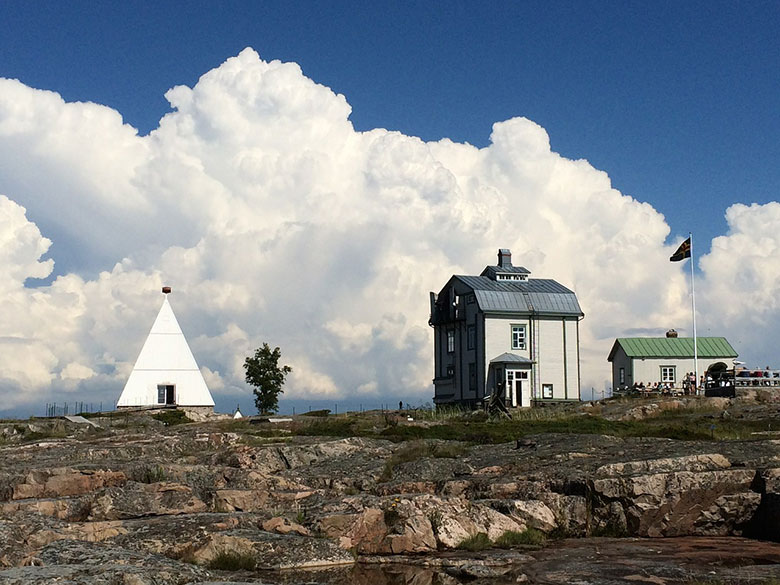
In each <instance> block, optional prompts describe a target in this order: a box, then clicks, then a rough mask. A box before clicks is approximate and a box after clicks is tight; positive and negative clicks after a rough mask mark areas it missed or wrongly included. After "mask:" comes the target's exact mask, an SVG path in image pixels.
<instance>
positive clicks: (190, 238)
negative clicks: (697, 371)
mask: <svg viewBox="0 0 780 585" xmlns="http://www.w3.org/2000/svg"><path fill="white" fill-rule="evenodd" d="M166 96H167V98H168V99H169V101H170V103H171V106H172V107H173V111H172V112H171V113H169V114H167V115H166V116H165V117H164V118H163V119H162V120H161V121H160V125H159V128H157V129H156V130H155V131H153V132H152V133H150V134H149V135H148V136H138V134H137V132H136V131H135V130H134V129H133V128H131V127H130V126H128V125H124V124H123V123H122V118H121V115H120V114H119V113H117V112H115V111H113V110H111V109H110V108H107V107H104V106H100V105H97V104H91V103H67V102H65V101H63V100H62V99H61V98H60V96H59V95H57V94H55V93H52V92H48V91H41V90H36V89H32V88H29V87H26V86H25V85H23V84H22V83H20V82H18V81H13V80H0V193H2V194H4V196H0V243H2V244H3V245H2V247H0V274H1V275H2V279H0V302H2V306H3V311H2V312H0V349H2V351H1V352H0V397H2V399H3V402H4V404H5V405H7V406H8V407H17V406H21V405H25V404H33V403H36V402H40V401H41V400H55V399H56V398H57V397H60V396H63V394H67V395H72V396H74V397H75V396H78V399H81V400H90V401H91V402H97V401H98V400H102V401H104V402H106V403H110V402H112V401H113V400H116V398H117V397H118V395H119V392H120V391H121V388H122V386H123V384H124V382H125V380H126V377H127V375H128V373H129V371H130V369H131V368H132V364H133V362H134V360H135V358H136V357H137V355H138V352H139V351H140V348H141V345H142V343H143V340H144V339H145V336H146V334H147V333H148V330H149V327H150V326H151V323H152V321H153V320H154V317H155V315H156V312H157V310H158V308H159V303H160V301H161V299H160V295H159V290H160V286H161V285H163V284H169V285H171V286H173V288H174V294H173V295H172V298H171V303H172V305H173V307H174V310H175V311H176V314H177V317H178V319H179V322H180V324H181V326H182V329H183V331H184V333H185V334H186V335H187V337H188V339H189V340H190V344H191V346H192V349H193V352H194V353H195V356H196V359H197V360H198V363H199V365H200V366H201V370H202V371H203V372H204V375H205V376H206V378H207V380H208V382H209V385H210V387H211V388H212V390H213V392H214V394H215V397H216V398H217V399H218V401H219V398H220V396H222V397H225V398H226V399H227V397H230V396H239V395H241V394H242V393H243V394H244V395H245V394H246V393H247V387H246V384H245V383H244V371H243V368H242V364H243V360H244V357H245V356H246V355H249V354H250V352H251V351H252V350H253V349H254V348H255V347H258V346H260V345H261V344H262V343H263V342H264V341H267V342H269V343H270V344H271V345H272V346H276V345H278V346H280V347H281V348H282V356H283V357H282V359H283V361H284V362H285V363H288V364H289V365H291V366H292V367H293V374H291V376H290V377H289V379H288V385H287V386H286V388H285V397H292V398H304V397H305V398H312V399H316V398H327V399H329V400H331V399H344V398H355V399H360V397H362V396H365V397H376V396H381V397H382V398H383V399H389V398H388V397H392V396H393V395H396V396H419V397H420V399H421V400H429V399H430V397H431V394H432V387H431V377H432V340H431V331H430V329H429V327H428V326H427V318H428V291H430V290H433V291H438V290H439V289H440V288H441V287H442V286H443V284H444V283H445V282H446V281H447V279H448V278H449V277H450V275H452V274H475V273H476V274H478V273H479V272H480V271H481V270H482V268H483V267H484V266H485V265H486V264H492V263H494V262H495V254H496V250H497V248H499V247H508V248H511V249H512V253H513V260H514V261H515V263H516V264H520V265H524V266H526V267H527V268H529V269H530V270H531V271H532V273H533V275H534V276H538V277H544V278H553V279H556V280H558V281H559V282H561V283H562V284H564V285H566V286H569V287H571V288H573V289H574V290H575V291H576V292H577V294H578V296H579V299H580V303H581V305H582V307H583V309H584V311H585V313H586V318H585V320H584V321H583V322H582V324H581V343H582V354H583V363H582V372H583V386H584V387H589V386H595V387H597V388H602V387H603V386H604V382H605V380H606V379H607V378H608V376H609V372H608V368H607V363H606V354H607V351H608V349H609V347H610V345H611V342H612V340H613V339H614V337H615V336H618V335H625V334H627V332H630V331H639V330H648V331H659V332H662V331H664V330H666V329H668V328H670V327H675V328H677V329H678V330H683V331H684V330H685V329H686V327H687V325H688V323H689V320H690V315H689V311H688V306H689V305H688V288H687V283H686V276H685V270H684V267H683V266H681V265H679V264H672V263H670V262H669V260H668V257H669V255H670V254H671V252H672V251H673V249H674V246H673V245H667V244H666V239H667V237H668V236H669V227H668V225H667V224H666V222H665V220H664V218H663V216H662V215H661V214H659V213H658V212H657V211H656V210H655V209H653V208H652V207H651V206H650V205H648V204H647V203H642V202H639V201H636V200H634V199H632V198H631V197H628V196H625V195H623V194H621V193H620V192H618V191H617V190H615V189H613V188H612V186H611V183H610V180H609V177H608V175H607V174H606V173H605V172H603V171H600V170H597V169H594V168H593V167H592V166H591V165H590V164H589V163H588V162H587V161H585V160H568V159H566V158H564V157H562V156H560V155H558V154H557V153H555V152H553V151H551V150H550V141H549V138H548V136H547V133H546V132H545V130H544V129H543V128H541V127H540V126H539V125H537V124H535V123H534V122H532V121H530V120H527V119H524V118H515V119H511V120H508V121H504V122H499V123H496V124H495V125H494V127H493V132H492V136H491V143H490V145H489V146H487V147H485V148H475V147H473V146H471V145H468V144H459V143H455V142H453V141H451V140H447V139H445V140H441V141H438V142H428V143H426V142H423V141H422V140H420V139H418V138H414V137H410V136H405V135H403V134H400V133H398V132H388V131H386V130H383V129H375V130H372V131H369V132H356V131H355V130H354V129H353V127H352V124H351V123H350V121H349V115H350V113H351V110H350V106H349V104H348V103H347V100H346V98H345V97H344V96H342V95H338V94H336V93H334V92H333V91H332V90H331V89H329V88H327V87H324V86H322V85H318V84H317V83H315V82H314V81H312V80H310V79H308V78H306V77H305V76H304V75H303V74H302V72H301V70H300V67H298V66H297V65H296V64H294V63H281V62H279V61H271V62H266V61H263V60H262V59H261V58H260V57H259V56H258V54H257V53H256V52H255V51H253V50H251V49H246V50H244V51H242V52H241V53H240V54H239V55H238V56H236V57H233V58H230V59H228V60H227V61H226V62H225V63H223V64H222V65H221V66H220V67H218V68H216V69H214V70H212V71H209V72H207V73H206V74H205V75H203V76H202V77H201V79H200V80H199V81H198V83H197V84H196V85H195V86H194V87H192V88H188V87H175V88H173V89H171V90H170V91H169V92H168V93H167V94H166ZM778 207H780V206H778V204H770V205H767V206H753V207H746V206H741V205H736V206H734V207H732V208H730V209H729V210H728V212H727V217H728V220H729V225H730V232H729V234H727V235H725V236H723V237H722V238H718V239H716V240H715V242H714V247H713V251H712V253H711V254H710V255H709V256H707V257H705V258H702V264H701V265H702V270H703V274H704V279H703V282H700V283H699V282H697V288H699V289H700V290H702V298H703V301H702V303H703V304H707V307H708V308H707V310H708V312H710V313H711V314H714V312H716V311H720V314H721V315H722V319H720V320H719V321H718V322H715V321H713V322H712V323H710V327H711V328H712V331H711V334H713V335H715V334H717V335H721V334H723V335H729V334H730V333H732V332H734V333H735V334H736V333H737V332H740V331H742V330H743V329H740V328H741V327H742V326H743V324H744V323H745V320H751V319H753V320H755V319H759V321H760V322H761V323H768V324H770V325H772V324H773V325H776V324H777V315H778V307H777V301H776V298H777V292H778V291H777V282H778V278H780V275H779V274H778V268H777V263H773V262H772V256H771V254H772V252H771V250H775V249H776V246H777V236H776V235H775V234H776V233H779V232H780V230H778V229H777V228H778V227H780V226H778V224H780V213H779V212H778ZM52 261H54V262H56V264H55V265H52ZM52 269H53V270H54V274H56V278H55V279H54V280H53V281H52V282H51V283H50V284H46V285H45V286H36V285H35V280H34V279H40V278H45V277H47V276H48V275H49V274H50V273H51V271H52ZM735 282H736V284H737V290H738V291H741V292H745V293H746V296H745V297H743V298H740V299H739V300H734V298H733V297H732V294H731V293H730V292H729V284H731V286H732V287H733V286H734V283H735ZM732 290H733V289H732ZM756 303H758V304H759V305H760V306H761V310H760V312H759V313H758V314H757V313H756V311H755V306H756ZM775 329H776V327H775ZM744 330H745V331H748V330H749V329H748V328H745V329H744ZM766 338H767V339H770V338H772V333H771V328H770V327H769V326H767V328H766ZM751 343H752V342H751V340H750V338H749V336H747V335H746V336H745V339H744V340H743V346H742V347H741V348H740V349H741V350H742V351H743V352H746V351H749V350H752V346H751V345H750V344H751ZM79 393H80V394H79ZM84 394H88V395H87V396H85V395H84Z"/></svg>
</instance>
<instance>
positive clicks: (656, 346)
mask: <svg viewBox="0 0 780 585" xmlns="http://www.w3.org/2000/svg"><path fill="white" fill-rule="evenodd" d="M696 342H697V344H696V345H697V350H698V354H699V376H701V375H702V374H704V373H705V372H706V371H707V370H709V369H710V367H711V366H713V365H715V364H717V363H721V364H724V365H725V366H726V367H729V368H730V367H732V361H733V360H734V358H736V357H737V355H738V354H737V352H736V351H734V348H733V347H731V344H730V343H729V342H728V341H727V340H726V338H725V337H699V338H697V340H696ZM693 358H694V356H693V338H692V337H677V333H676V332H675V331H674V330H673V329H672V330H671V331H670V332H669V333H667V334H666V337H618V338H617V339H616V340H615V343H614V344H613V346H612V350H611V351H610V352H609V356H608V357H607V361H609V362H610V363H611V364H612V388H613V389H614V390H617V389H621V388H629V387H631V386H633V385H634V384H635V383H636V384H639V383H644V385H645V386H648V385H653V384H654V383H656V382H661V383H664V384H670V385H671V386H672V387H674V388H682V385H683V381H684V378H685V374H687V373H688V372H693V371H694V367H695V366H694V359H693Z"/></svg>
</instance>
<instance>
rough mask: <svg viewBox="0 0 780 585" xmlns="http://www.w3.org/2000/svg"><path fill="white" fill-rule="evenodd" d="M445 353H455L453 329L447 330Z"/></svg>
mask: <svg viewBox="0 0 780 585" xmlns="http://www.w3.org/2000/svg"><path fill="white" fill-rule="evenodd" d="M447 353H455V331H454V330H453V329H448V330H447Z"/></svg>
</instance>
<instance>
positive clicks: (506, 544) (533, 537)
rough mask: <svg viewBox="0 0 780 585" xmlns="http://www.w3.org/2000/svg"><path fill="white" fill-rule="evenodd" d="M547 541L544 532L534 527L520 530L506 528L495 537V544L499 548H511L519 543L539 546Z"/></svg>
mask: <svg viewBox="0 0 780 585" xmlns="http://www.w3.org/2000/svg"><path fill="white" fill-rule="evenodd" d="M546 541H547V537H546V536H545V535H544V532H541V531H540V530H536V529H535V528H526V529H525V530H524V531H522V532H518V531H516V530H507V531H506V532H504V534H502V535H501V536H499V537H498V538H497V539H496V546H497V547H499V548H512V547H514V546H520V545H533V546H541V545H543V544H544V543H545V542H546Z"/></svg>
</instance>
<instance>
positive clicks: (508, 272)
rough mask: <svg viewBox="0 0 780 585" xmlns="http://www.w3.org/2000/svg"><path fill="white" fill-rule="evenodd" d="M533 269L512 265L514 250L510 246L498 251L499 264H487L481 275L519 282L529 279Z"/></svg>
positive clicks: (492, 278) (496, 279) (498, 279)
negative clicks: (511, 250)
mask: <svg viewBox="0 0 780 585" xmlns="http://www.w3.org/2000/svg"><path fill="white" fill-rule="evenodd" d="M530 275H531V271H530V270H528V269H527V268H524V267H523V266H512V252H510V251H509V249H508V248H501V249H499V251H498V266H487V267H486V268H485V270H483V271H482V274H480V276H487V277H488V278H489V279H491V280H495V281H499V282H517V281H524V280H528V277H529V276H530Z"/></svg>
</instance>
